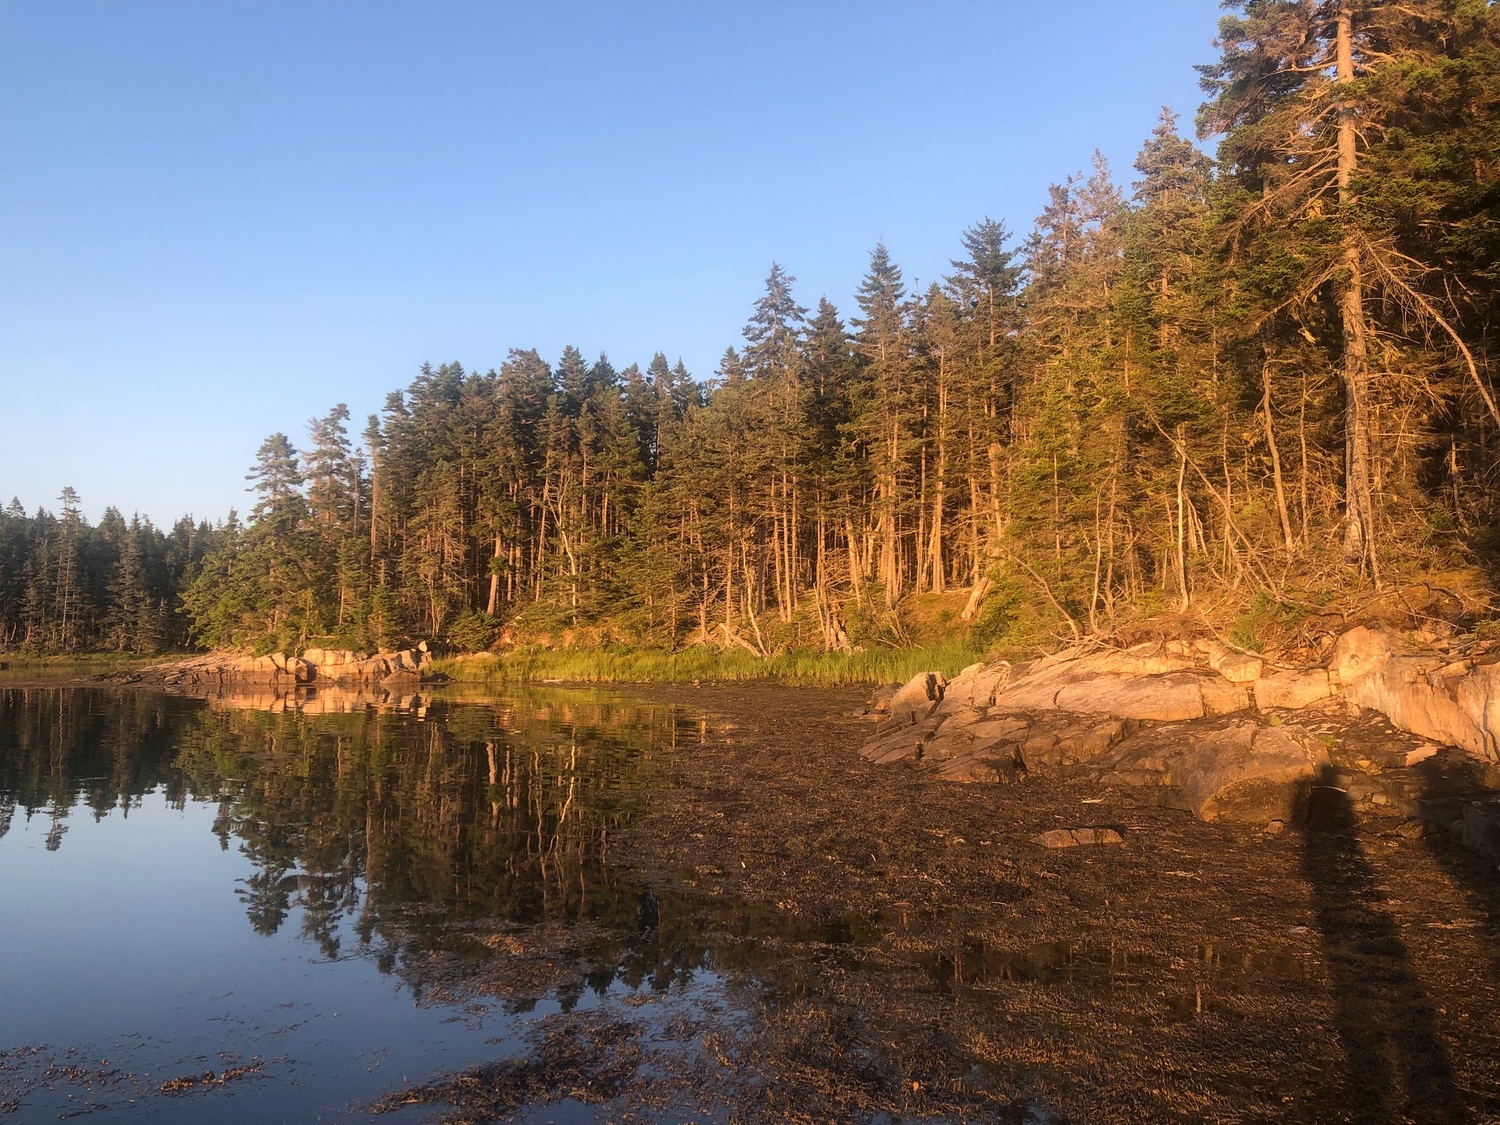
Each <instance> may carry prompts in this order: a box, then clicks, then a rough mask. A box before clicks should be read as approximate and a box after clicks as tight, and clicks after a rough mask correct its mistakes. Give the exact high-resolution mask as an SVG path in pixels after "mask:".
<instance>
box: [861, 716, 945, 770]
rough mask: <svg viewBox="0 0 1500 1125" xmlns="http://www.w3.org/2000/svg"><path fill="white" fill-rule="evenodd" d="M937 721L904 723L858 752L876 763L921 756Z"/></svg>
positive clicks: (927, 720) (907, 759)
mask: <svg viewBox="0 0 1500 1125" xmlns="http://www.w3.org/2000/svg"><path fill="white" fill-rule="evenodd" d="M938 725H939V721H937V720H933V719H926V720H923V721H922V722H920V723H904V724H902V725H900V726H898V727H897V728H896V729H895V730H891V731H887V732H886V733H884V734H883V735H881V736H880V737H879V738H876V739H875V740H874V741H872V742H867V743H865V745H864V746H863V747H861V749H860V754H861V755H863V756H864V757H865V758H867V759H868V760H870V761H872V762H875V763H876V764H882V765H883V764H888V763H890V762H904V761H910V760H912V759H915V758H919V757H921V756H922V752H923V749H924V748H925V747H926V745H927V743H928V741H929V740H930V739H931V738H932V736H933V735H934V734H935V733H936V731H937V729H938Z"/></svg>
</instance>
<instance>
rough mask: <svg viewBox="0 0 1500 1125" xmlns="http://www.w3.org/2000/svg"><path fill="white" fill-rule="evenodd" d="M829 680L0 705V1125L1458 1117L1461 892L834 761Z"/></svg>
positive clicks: (844, 698)
mask: <svg viewBox="0 0 1500 1125" xmlns="http://www.w3.org/2000/svg"><path fill="white" fill-rule="evenodd" d="M863 697H864V693H863V692H862V691H860V690H859V689H853V688H850V689H836V690H825V689H817V690H812V689H796V688H788V687H773V686H755V685H735V686H703V687H697V688H694V687H686V686H683V687H651V688H619V689H609V690H605V689H589V690H570V689H565V688H546V689H537V688H522V687H518V686H511V685H507V686H506V687H505V688H503V689H500V691H499V693H498V694H496V693H493V692H477V691H476V690H475V689H472V688H468V689H461V688H441V689H437V690H436V691H433V692H421V693H413V694H410V695H404V696H393V695H389V694H386V693H380V692H371V693H368V694H363V693H351V694H344V693H339V692H335V691H330V690H328V689H323V690H321V691H319V690H311V691H310V690H307V689H301V690H298V691H294V692H291V693H289V694H280V695H278V694H276V693H274V692H273V693H268V694H265V695H262V696H244V695H241V696H235V695H217V696H211V695H207V694H203V695H192V694H167V693H163V692H160V691H154V690H129V689H118V688H101V687H80V686H68V687H57V686H29V687H19V686H17V687H6V686H0V902H3V904H4V907H3V909H0V995H3V997H4V1003H3V1004H0V1113H6V1114H10V1115H13V1118H14V1119H15V1120H18V1121H32V1120H37V1121H41V1120H55V1119H59V1118H64V1117H67V1118H71V1117H73V1116H81V1117H83V1118H84V1119H85V1120H91V1121H127V1122H128V1121H152V1122H155V1121H200V1120H204V1119H208V1118H212V1119H213V1120H216V1121H224V1122H262V1121H268V1120H297V1121H363V1120H375V1119H377V1118H379V1119H380V1120H403V1121H428V1120H437V1121H455V1122H458V1121H464V1122H467V1121H475V1122H477V1121H490V1120H507V1121H508V1120H514V1121H525V1122H543V1121H557V1122H592V1121H621V1122H624V1121H661V1122H690V1121H725V1122H739V1121H745V1122H751V1121H754V1122H760V1121H765V1122H773V1121H776V1122H779V1121H807V1122H825V1121H851V1122H872V1123H873V1122H877V1121H879V1122H896V1121H901V1122H918V1121H921V1122H939V1121H954V1122H957V1121H969V1122H989V1121H994V1122H1023V1121H1031V1122H1064V1121H1069V1122H1093V1121H1106V1122H1113V1121H1119V1122H1125V1121H1142V1120H1153V1121H1184V1122H1186V1121H1203V1120H1219V1121H1239V1120H1277V1121H1306V1122H1314V1121H1316V1122H1326V1121H1349V1122H1369V1121H1374V1122H1380V1121H1390V1122H1399V1121H1465V1120H1476V1121H1477V1120H1484V1119H1488V1118H1493V1117H1495V1116H1497V1115H1500V877H1497V875H1496V873H1495V871H1494V870H1493V868H1492V866H1491V865H1490V864H1488V863H1486V862H1485V861H1483V860H1482V859H1480V858H1478V857H1477V856H1475V855H1473V854H1471V853H1470V852H1467V851H1464V850H1462V849H1461V848H1459V847H1458V846H1457V845H1456V844H1454V843H1453V842H1451V841H1450V840H1448V839H1447V838H1445V837H1443V836H1441V835H1431V834H1428V835H1416V834H1412V833H1410V832H1407V831H1404V830H1403V828H1402V826H1401V825H1400V824H1399V823H1397V822H1393V821H1390V820H1379V819H1372V818H1363V817H1361V816H1358V815H1355V814H1354V813H1353V812H1352V811H1351V810H1350V809H1348V808H1347V807H1346V806H1344V805H1343V804H1341V803H1340V802H1339V800H1338V799H1337V795H1336V794H1327V795H1324V796H1323V797H1321V798H1319V797H1318V796H1317V795H1315V799H1314V801H1313V804H1312V808H1311V809H1310V812H1309V815H1308V817H1307V819H1306V822H1305V823H1300V824H1294V825H1292V826H1290V827H1288V828H1286V829H1285V830H1284V831H1282V832H1281V833H1279V834H1276V835H1268V834H1266V833H1264V832H1261V831H1258V830H1256V829H1253V828H1246V827H1243V826H1232V825H1212V824H1204V823H1201V822H1199V821H1197V820H1194V819H1192V818H1191V817H1189V816H1188V815H1187V814H1184V813H1182V812H1178V811H1173V810H1169V809H1164V808H1158V807H1155V806H1154V805H1151V804H1148V803H1145V802H1144V801H1143V800H1142V798H1141V795H1140V794H1139V793H1136V792H1131V791H1126V790H1115V789H1105V790H1100V789H1099V788H1098V787H1097V786H1096V785H1093V784H1091V783H1089V782H1088V781H1087V779H1085V778H1084V777H1083V776H1081V775H1080V776H1077V777H1075V776H1071V775H1069V774H1068V773H1067V772H1066V771H1064V772H1062V773H1060V774H1058V775H1055V776H1054V775H1049V776H1048V777H1046V778H1034V779H1026V780H1022V781H1020V782H1019V783H1017V784H1014V785H969V786H958V785H951V784H947V783H944V782H941V781H938V780H936V779H934V778H932V777H930V776H924V775H922V774H920V773H918V772H917V771H915V770H910V769H904V768H900V769H898V768H890V767H879V766H873V765H871V764H869V763H867V762H865V761H864V760H863V759H861V758H860V757H859V754H858V748H859V746H860V745H861V743H862V742H863V741H864V740H865V739H866V738H867V737H868V736H869V734H870V724H869V723H868V721H866V720H863V719H860V718H856V717H854V716H853V714H852V712H854V711H857V710H858V709H859V705H860V704H861V702H862V700H863ZM1082 825H1109V826H1112V827H1114V828H1116V829H1117V830H1118V831H1119V833H1120V835H1121V836H1122V838H1123V843H1121V844H1119V845H1115V846H1110V847H1077V848H1070V849H1066V850H1051V849H1047V848H1044V847H1041V846H1039V845H1038V844H1037V843H1036V842H1035V839H1036V837H1037V836H1039V835H1040V834H1041V833H1044V832H1047V831H1049V830H1052V829H1055V828H1059V827H1063V828H1074V827H1078V826H1082Z"/></svg>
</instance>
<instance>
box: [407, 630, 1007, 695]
mask: <svg viewBox="0 0 1500 1125" xmlns="http://www.w3.org/2000/svg"><path fill="white" fill-rule="evenodd" d="M979 659H980V654H979V653H977V652H975V651H974V649H973V648H971V647H970V646H968V645H967V644H964V643H963V642H961V641H953V642H949V643H947V644H942V645H932V646H927V647H924V648H881V649H869V650H866V651H864V652H853V653H838V652H813V651H796V652H784V653H777V654H776V655H774V656H769V657H764V658H762V657H757V656H754V655H753V654H751V653H748V652H743V651H739V650H732V649H731V650H723V649H712V648H689V649H683V650H681V651H679V652H662V651H650V650H638V651H631V652H625V651H614V650H609V649H592V648H568V649H541V648H536V649H531V648H521V649H517V650H515V651H514V652H509V653H506V654H504V655H502V656H496V655H493V654H490V653H483V654H480V655H477V656H465V657H454V658H449V659H444V660H438V661H436V662H434V664H433V670H434V671H437V672H442V673H444V674H446V675H448V676H449V677H451V678H452V679H454V680H456V681H459V682H462V683H504V682H527V681H530V682H536V681H547V680H556V681H560V682H563V683H585V684H598V683H692V682H695V681H697V682H702V681H710V682H715V681H717V682H725V681H748V680H774V681H779V682H782V683H793V684H805V685H809V686H815V687H837V686H839V685H842V684H884V683H891V682H893V681H897V680H900V681H903V682H904V681H906V680H909V679H910V678H911V677H912V676H914V675H916V674H917V673H918V672H926V671H940V672H942V673H943V674H944V675H945V676H948V677H952V676H954V675H956V674H957V673H958V672H959V671H960V670H961V669H963V668H964V667H966V666H967V665H969V664H973V663H974V662H975V661H976V660H979Z"/></svg>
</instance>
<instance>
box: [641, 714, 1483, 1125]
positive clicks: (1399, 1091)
mask: <svg viewBox="0 0 1500 1125" xmlns="http://www.w3.org/2000/svg"><path fill="white" fill-rule="evenodd" d="M653 694H655V693H653ZM676 694H677V695H678V696H680V697H681V698H682V699H683V700H684V701H686V702H691V703H693V704H696V705H698V706H701V707H703V708H705V709H706V710H707V711H708V712H709V713H710V714H712V715H716V716H721V718H719V719H717V720H716V721H710V722H709V723H708V724H706V727H705V731H704V738H703V744H702V745H701V746H697V747H687V748H685V749H683V750H682V751H681V752H680V754H679V758H678V765H679V774H678V778H679V780H678V784H677V785H675V786H674V787H673V788H671V789H669V790H668V791H666V792H664V793H663V794H661V795H660V796H659V797H658V799H657V800H656V801H655V802H654V805H653V807H652V809H651V810H650V812H649V813H648V814H647V815H646V816H645V818H644V820H643V821H641V822H639V823H638V824H637V826H636V828H635V830H634V831H633V832H632V834H631V837H630V840H629V845H628V849H627V852H626V855H625V857H624V858H625V859H626V861H627V862H628V863H630V864H631V865H632V866H634V867H635V868H636V869H637V870H639V871H640V872H642V873H643V874H644V875H645V876H646V877H647V878H649V879H650V880H651V881H652V882H653V884H654V885H656V886H657V887H658V888H659V892H660V896H659V897H660V898H661V900H662V901H663V902H664V903H672V902H682V903H683V905H682V908H683V909H690V908H691V902H692V900H693V899H705V898H706V899H724V898H731V897H732V898H735V899H739V900H741V901H742V902H743V903H744V904H745V906H744V909H743V910H742V911H741V912H739V913H738V914H735V915H733V917H735V918H736V921H735V922H734V923H733V925H735V926H738V927H739V928H740V929H741V933H740V934H738V935H737V934H732V933H729V934H724V935H721V936H722V938H723V939H724V948H728V949H731V950H732V949H734V948H735V943H736V939H740V941H741V945H742V946H743V947H744V948H745V949H746V953H745V958H744V960H745V965H746V969H745V974H746V978H747V979H748V978H749V977H750V976H751V975H752V974H753V976H754V977H755V978H757V979H758V980H759V981H760V983H759V984H758V985H756V986H754V987H751V988H748V991H747V995H750V996H753V997H754V998H755V1003H756V1004H757V1005H758V1007H757V1008H756V1009H755V1010H756V1011H757V1012H758V1017H757V1018H756V1019H755V1020H752V1021H751V1023H750V1024H749V1025H748V1026H747V1029H746V1031H745V1036H744V1041H743V1043H742V1044H741V1045H739V1046H738V1047H737V1048H736V1049H735V1050H736V1053H734V1054H733V1055H732V1056H731V1057H730V1058H729V1059H728V1060H727V1063H726V1067H725V1069H724V1070H722V1071H720V1072H719V1073H718V1074H716V1075H715V1076H714V1081H716V1082H717V1081H719V1080H721V1079H722V1080H723V1081H725V1082H726V1083H728V1084H729V1085H730V1086H731V1087H733V1086H734V1083H735V1082H736V1081H738V1082H739V1083H740V1085H739V1087H738V1088H737V1089H735V1093H734V1096H735V1098H736V1099H737V1109H736V1112H735V1116H736V1117H738V1118H742V1119H746V1120H766V1121H771V1120H807V1121H816V1120H830V1119H850V1120H857V1119H861V1118H866V1119H874V1116H875V1115H877V1114H878V1113H880V1112H889V1113H896V1114H903V1115H906V1119H922V1118H925V1117H931V1116H934V1115H939V1114H946V1115H949V1116H954V1117H955V1118H962V1119H968V1120H1010V1119H1013V1118H1014V1116H1015V1115H1016V1114H1018V1113H1020V1112H1022V1111H1023V1110H1024V1109H1025V1108H1026V1107H1041V1108H1043V1109H1044V1110H1045V1111H1046V1112H1047V1113H1049V1114H1051V1115H1052V1116H1053V1117H1054V1118H1056V1119H1067V1120H1071V1121H1079V1122H1083V1121H1088V1122H1097V1121H1106V1122H1110V1121H1119V1122H1127V1121H1129V1122H1138V1121H1174V1120H1175V1121H1201V1120H1221V1121H1241V1120H1278V1121H1308V1122H1313V1121H1316V1122H1329V1121H1350V1122H1369V1121H1423V1122H1436V1121H1467V1120H1476V1121H1477V1120H1493V1119H1496V1118H1497V1117H1500V880H1497V876H1496V872H1495V870H1494V867H1493V865H1492V864H1491V863H1489V862H1486V861H1484V860H1482V859H1480V858H1478V857H1477V856H1475V855H1473V854H1472V853H1470V852H1467V851H1465V850H1463V849H1462V848H1460V847H1459V846H1458V845H1456V844H1455V843H1454V842H1452V841H1451V840H1450V839H1448V838H1447V837H1446V836H1445V835H1442V834H1434V833H1425V834H1424V833H1422V832H1421V828H1420V826H1419V825H1416V824H1415V823H1414V822H1411V821H1404V820H1402V819H1400V818H1384V819H1377V818H1369V819H1362V818H1361V816H1360V815H1359V814H1357V813H1356V812H1355V811H1354V810H1353V808H1352V807H1351V806H1350V805H1349V803H1348V802H1347V800H1346V798H1345V797H1344V796H1343V795H1341V794H1340V793H1339V792H1338V791H1337V789H1335V788H1329V789H1327V790H1326V791H1315V792H1314V793H1313V795H1312V801H1311V809H1310V811H1309V813H1308V819H1307V822H1306V823H1305V824H1300V825H1293V826H1291V827H1288V828H1286V829H1285V830H1284V831H1281V832H1280V833H1279V834H1276V835H1268V834H1266V833H1265V832H1263V831H1261V830H1259V829H1256V828H1253V827H1244V826H1226V825H1215V824H1205V823H1202V822H1199V821H1197V820H1196V819H1194V818H1192V817H1191V816H1190V815H1189V814H1187V813H1183V812H1177V811H1172V810H1167V809H1162V808H1158V807H1154V806H1152V805H1149V804H1146V803H1144V802H1143V798H1142V797H1141V795H1139V794H1137V793H1134V792H1131V791H1128V790H1120V789H1104V790H1101V789H1099V788H1098V787H1097V785H1095V784H1094V783H1092V782H1090V781H1089V780H1088V779H1087V777H1086V776H1084V775H1082V774H1081V772H1075V773H1070V772H1069V771H1068V770H1063V771H1060V772H1059V773H1057V774H1055V775H1048V776H1047V777H1045V778H1040V779H1024V780H1021V781H1020V782H1018V783H1017V784H1014V785H983V786H979V785H970V786H957V785H952V784H949V783H945V782H942V781H939V780H936V779H934V778H932V777H931V776H930V775H923V774H921V773H919V772H918V771H916V770H915V769H913V768H910V767H898V768H893V767H890V766H873V765H870V764H868V763H866V762H865V761H863V760H861V758H860V757H859V754H858V748H859V746H860V745H861V743H862V742H864V741H865V739H866V738H868V736H869V734H870V727H869V724H868V723H867V722H866V721H864V720H860V719H856V718H853V717H849V713H850V712H852V711H854V710H856V709H857V707H858V705H859V703H860V701H861V693H857V692H788V691H785V690H777V689H751V688H727V687H726V688H703V689H698V690H691V689H683V690H680V691H678V692H676ZM1356 728H1357V729H1356ZM1356 728H1351V731H1350V733H1349V734H1348V736H1347V737H1349V738H1351V739H1363V740H1367V741H1368V744H1366V745H1355V746H1350V747H1347V748H1342V747H1339V746H1337V745H1336V746H1335V747H1334V749H1333V751H1332V753H1333V755H1334V756H1335V758H1337V756H1338V755H1339V754H1340V753H1341V752H1347V753H1348V754H1350V755H1351V756H1363V755H1365V754H1368V753H1370V752H1371V746H1373V745H1374V744H1375V743H1378V742H1380V741H1381V740H1385V739H1392V740H1400V739H1402V738H1405V737H1408V736H1404V735H1401V734H1399V733H1398V732H1396V731H1394V730H1393V729H1391V728H1389V727H1388V726H1386V725H1385V724H1384V723H1383V722H1382V721H1380V720H1378V719H1375V718H1373V717H1367V719H1366V720H1365V721H1364V722H1363V723H1362V724H1357V725H1356ZM1453 768H1459V767H1458V766H1457V765H1455V766H1454V767H1453ZM1079 826H1112V827H1114V828H1116V829H1117V830H1118V831H1119V832H1120V834H1121V835H1122V836H1123V840H1124V842H1123V843H1121V844H1118V845H1114V846H1094V847H1075V848H1071V849H1066V850H1052V849H1047V848H1044V847H1041V846H1039V845H1038V844H1036V843H1034V842H1033V840H1034V837H1036V836H1038V835H1039V834H1041V833H1043V832H1046V831H1048V830H1051V829H1056V828H1073V827H1079ZM684 900H685V901H684ZM778 945H780V946H781V948H776V947H777V946H778ZM751 947H754V951H753V952H752V951H751ZM729 959H730V960H732V957H731V958H729ZM730 968H731V970H733V968H734V967H733V966H730Z"/></svg>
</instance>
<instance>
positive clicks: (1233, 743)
mask: <svg viewBox="0 0 1500 1125" xmlns="http://www.w3.org/2000/svg"><path fill="white" fill-rule="evenodd" d="M1326 762H1327V754H1326V752H1324V751H1323V750H1322V749H1321V748H1319V747H1317V745H1316V743H1315V742H1314V741H1313V740H1312V739H1310V738H1307V737H1305V736H1303V735H1302V732H1301V731H1299V730H1297V729H1296V728H1293V727H1288V726H1276V727H1273V726H1263V725H1261V724H1260V723H1258V722H1256V721H1255V720H1253V719H1230V720H1227V721H1226V720H1220V721H1219V722H1217V723H1214V724H1211V725H1205V724H1203V723H1193V724H1191V725H1188V724H1173V725H1168V726H1161V727H1154V728H1152V729H1150V730H1148V731H1143V732H1141V733H1138V734H1137V735H1135V736H1134V737H1133V738H1130V739H1128V740H1126V741H1125V742H1123V743H1121V745H1120V747H1119V748H1118V750H1117V751H1116V752H1115V754H1114V755H1112V756H1111V757H1110V758H1109V759H1107V764H1106V767H1105V769H1104V771H1103V775H1102V780H1104V781H1105V782H1107V783H1111V784H1123V785H1131V786H1142V787H1151V786H1156V787H1158V789H1157V792H1158V795H1159V796H1158V799H1159V802H1160V803H1161V804H1163V805H1166V806H1168V807H1171V808H1182V809H1187V810H1189V811H1191V812H1193V813H1195V814H1196V815H1197V816H1198V817H1199V818H1200V819H1202V820H1209V821H1229V822H1234V823H1241V824H1265V823H1267V822H1269V821H1272V820H1288V819H1290V818H1291V817H1292V816H1294V815H1295V814H1296V813H1297V812H1298V811H1299V809H1300V808H1301V807H1302V805H1303V804H1304V802H1305V801H1306V797H1307V793H1308V790H1309V788H1310V786H1311V785H1312V782H1313V778H1314V776H1315V775H1316V773H1317V770H1318V767H1319V766H1321V765H1323V764H1325V763H1326Z"/></svg>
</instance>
